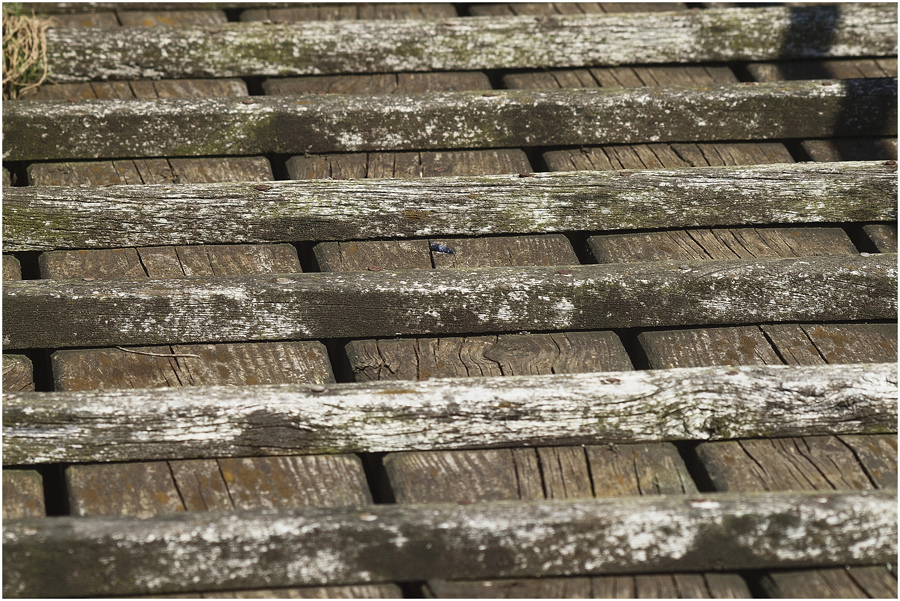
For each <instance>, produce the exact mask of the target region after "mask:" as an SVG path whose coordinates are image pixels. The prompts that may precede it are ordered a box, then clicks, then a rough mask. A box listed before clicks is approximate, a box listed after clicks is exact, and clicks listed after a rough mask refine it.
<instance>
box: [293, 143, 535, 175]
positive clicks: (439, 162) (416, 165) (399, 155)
mask: <svg viewBox="0 0 900 601" xmlns="http://www.w3.org/2000/svg"><path fill="white" fill-rule="evenodd" d="M286 167H287V171H288V176H289V177H290V178H291V179H328V178H331V179H335V180H341V179H359V178H364V177H370V178H414V177H449V176H460V175H500V174H506V173H515V174H519V173H530V172H531V170H532V169H531V165H530V164H529V162H528V157H526V156H525V153H524V152H522V151H521V150H518V149H489V150H455V151H449V152H447V151H442V152H370V153H349V154H326V155H302V156H295V157H291V158H290V159H288V161H287V163H286Z"/></svg>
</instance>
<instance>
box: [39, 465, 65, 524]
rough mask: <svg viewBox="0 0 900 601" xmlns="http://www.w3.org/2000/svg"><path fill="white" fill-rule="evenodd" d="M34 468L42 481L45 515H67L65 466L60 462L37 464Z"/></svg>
mask: <svg viewBox="0 0 900 601" xmlns="http://www.w3.org/2000/svg"><path fill="white" fill-rule="evenodd" d="M36 469H37V471H38V473H39V474H40V475H41V478H42V479H43V481H44V508H45V509H46V511H47V516H50V517H52V516H59V515H69V513H70V510H69V493H68V488H67V487H66V466H65V465H62V464H51V465H39V466H37V468H36Z"/></svg>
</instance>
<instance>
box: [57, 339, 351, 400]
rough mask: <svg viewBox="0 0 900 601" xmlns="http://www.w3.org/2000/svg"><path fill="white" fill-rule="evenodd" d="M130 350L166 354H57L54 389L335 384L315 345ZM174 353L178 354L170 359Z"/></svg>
mask: <svg viewBox="0 0 900 601" xmlns="http://www.w3.org/2000/svg"><path fill="white" fill-rule="evenodd" d="M128 351H137V352H138V353H158V354H160V355H163V356H149V355H141V354H136V353H134V352H127V351H123V350H121V349H86V350H72V351H56V352H55V353H53V355H52V356H51V361H52V364H53V383H54V388H55V389H56V390H94V389H99V390H103V389H106V390H110V389H115V388H160V387H167V386H205V385H233V386H255V385H258V384H285V383H293V384H326V383H329V382H334V375H333V374H332V371H331V364H330V363H329V361H328V352H327V351H326V350H325V347H324V346H323V345H322V343H320V342H316V341H304V342H264V343H249V344H248V343H242V344H203V345H176V346H172V347H168V346H162V347H140V348H134V349H128ZM172 354H174V355H175V356H172V357H168V356H166V355H172ZM178 355H182V356H178ZM191 355H194V356H191Z"/></svg>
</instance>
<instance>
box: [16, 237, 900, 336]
mask: <svg viewBox="0 0 900 601" xmlns="http://www.w3.org/2000/svg"><path fill="white" fill-rule="evenodd" d="M896 262H897V256H896V255H894V254H875V255H871V256H867V257H861V256H852V257H843V256H829V257H803V258H796V259H756V260H743V261H694V262H685V263H682V264H678V263H629V264H609V265H571V266H567V267H565V268H564V269H559V268H557V267H487V268H480V269H444V270H437V271H425V270H409V271H390V272H389V271H359V272H346V273H304V274H282V275H269V274H266V275H259V276H232V277H208V278H196V277H194V278H180V279H171V280H161V279H159V280H157V279H151V280H102V281H101V280H90V281H77V280H58V281H53V280H31V281H23V282H7V283H6V285H5V286H4V287H3V346H4V349H7V350H12V349H24V348H66V347H72V346H79V347H84V346H116V345H123V346H127V345H158V344H188V343H212V342H228V341H233V340H241V341H259V340H284V339H316V338H329V337H337V338H340V337H348V338H371V337H386V336H396V335H400V334H417V335H428V334H459V333H471V334H479V333H484V332H518V331H522V330H547V329H560V330H568V329H574V330H586V329H610V328H622V327H660V326H677V325H680V326H688V325H720V324H735V325H740V324H747V323H759V322H785V321H798V320H799V321H859V320H867V319H869V320H871V319H896V316H897V306H896V302H897V301H896V287H897V265H896ZM860 289H865V290H866V291H867V296H868V299H869V302H866V303H859V302H856V299H857V298H858V293H859V290H860ZM526 298H527V299H528V301H529V302H527V303H524V302H523V300H524V299H526ZM59 315H66V320H65V321H64V322H60V320H59V319H58V316H59ZM211 316H215V317H214V318H212V317H211Z"/></svg>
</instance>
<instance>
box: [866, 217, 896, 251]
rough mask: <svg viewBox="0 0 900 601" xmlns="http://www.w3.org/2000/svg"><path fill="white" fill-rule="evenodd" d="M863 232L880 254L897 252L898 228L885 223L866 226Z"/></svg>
mask: <svg viewBox="0 0 900 601" xmlns="http://www.w3.org/2000/svg"><path fill="white" fill-rule="evenodd" d="M863 232H865V234H866V236H868V237H869V240H871V241H872V244H874V245H875V247H876V248H877V249H878V252H883V253H895V252H897V226H896V225H888V224H885V223H873V224H871V225H864V226H863Z"/></svg>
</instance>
